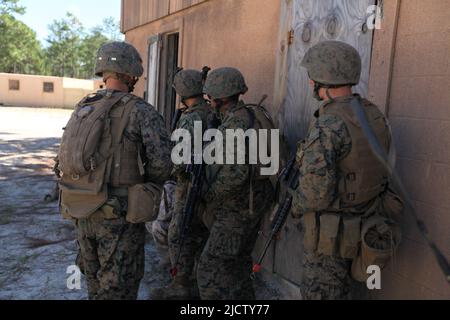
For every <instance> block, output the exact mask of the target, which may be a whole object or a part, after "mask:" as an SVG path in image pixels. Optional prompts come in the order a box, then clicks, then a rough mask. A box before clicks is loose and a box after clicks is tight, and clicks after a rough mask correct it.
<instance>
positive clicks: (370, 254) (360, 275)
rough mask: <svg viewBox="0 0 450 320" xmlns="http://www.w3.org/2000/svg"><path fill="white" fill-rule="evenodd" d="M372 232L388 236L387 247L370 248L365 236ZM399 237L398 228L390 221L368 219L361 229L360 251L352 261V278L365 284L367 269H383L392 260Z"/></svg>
mask: <svg viewBox="0 0 450 320" xmlns="http://www.w3.org/2000/svg"><path fill="white" fill-rule="evenodd" d="M373 230H377V232H379V233H380V234H386V232H387V233H388V234H390V237H389V238H390V239H387V240H388V241H389V246H388V247H386V248H385V249H378V248H373V247H371V246H370V245H369V244H368V243H367V235H368V233H369V231H371V232H373ZM401 237H402V234H401V230H400V228H399V227H398V226H397V225H396V224H395V223H394V222H393V221H392V220H389V219H386V218H383V217H381V216H378V215H376V216H373V217H371V218H369V219H368V220H367V221H366V222H365V223H364V224H363V227H362V232H361V249H360V251H359V253H358V256H357V257H356V259H355V260H353V264H352V269H351V275H352V278H353V279H354V280H356V281H359V282H366V281H367V279H368V277H369V274H367V268H368V267H370V266H378V267H380V269H383V268H384V267H385V266H386V264H387V263H388V261H389V260H390V259H391V258H392V256H393V254H394V251H395V250H396V249H397V247H398V245H399V243H400V241H401ZM384 241H385V240H384Z"/></svg>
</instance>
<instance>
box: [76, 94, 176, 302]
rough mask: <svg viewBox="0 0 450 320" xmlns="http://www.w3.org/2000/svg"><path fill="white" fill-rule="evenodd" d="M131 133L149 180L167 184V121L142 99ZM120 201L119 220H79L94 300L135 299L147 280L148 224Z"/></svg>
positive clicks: (99, 214)
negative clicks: (132, 219)
mask: <svg viewBox="0 0 450 320" xmlns="http://www.w3.org/2000/svg"><path fill="white" fill-rule="evenodd" d="M103 92H104V91H103ZM103 92H102V91H101V92H99V93H98V94H103ZM126 133H127V135H129V137H130V138H131V139H138V140H140V141H142V145H143V146H144V148H145V155H146V162H147V163H148V164H149V165H147V166H146V180H147V181H152V182H155V183H159V184H161V185H162V184H163V182H164V181H166V180H167V179H168V177H169V173H170V169H171V160H170V151H171V142H170V139H169V136H168V133H167V131H166V129H165V125H164V121H163V119H162V117H161V116H160V115H159V113H158V112H157V111H156V110H155V109H154V108H153V107H152V106H150V105H148V104H147V103H145V102H144V101H142V100H141V101H139V102H137V103H136V107H135V109H134V110H133V112H132V113H131V115H130V121H129V124H128V127H127V129H126ZM116 198H118V200H119V203H120V207H121V208H120V210H119V211H120V212H121V213H120V214H118V215H117V216H109V217H106V216H105V214H104V212H103V211H102V210H99V211H97V212H95V213H94V214H93V215H92V216H90V217H89V218H87V219H81V220H78V221H77V229H78V241H79V243H80V247H81V256H82V259H83V264H84V268H85V275H86V279H87V283H88V291H89V298H90V299H93V300H97V299H101V300H103V299H105V300H135V299H136V298H137V294H138V289H139V283H140V281H141V279H142V277H143V275H144V261H145V256H144V246H145V234H146V232H145V224H143V223H142V224H130V223H128V222H127V221H126V220H125V216H126V208H127V198H126V197H120V196H118V197H116Z"/></svg>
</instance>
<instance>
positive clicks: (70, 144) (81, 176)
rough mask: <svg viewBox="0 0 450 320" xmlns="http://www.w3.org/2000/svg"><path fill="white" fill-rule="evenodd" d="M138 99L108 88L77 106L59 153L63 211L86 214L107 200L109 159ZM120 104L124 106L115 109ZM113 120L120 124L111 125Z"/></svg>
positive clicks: (119, 142)
mask: <svg viewBox="0 0 450 320" xmlns="http://www.w3.org/2000/svg"><path fill="white" fill-rule="evenodd" d="M134 99H136V97H134V96H133V95H131V94H127V93H115V94H113V92H112V91H107V92H106V95H105V96H104V97H102V98H101V99H97V100H96V99H95V96H88V97H87V98H85V99H83V100H82V101H81V102H80V103H79V104H78V105H77V106H76V108H75V111H74V112H73V114H72V116H71V118H70V120H69V122H68V124H67V126H66V128H65V131H64V134H63V137H62V140H61V146H60V148H59V153H58V160H59V169H60V171H61V173H62V177H61V180H60V182H59V185H60V189H61V199H60V202H61V211H62V213H63V215H65V216H70V217H72V218H76V219H77V218H85V217H87V216H89V215H90V214H92V213H93V212H95V211H96V210H98V209H99V208H100V207H101V206H103V204H104V203H105V202H106V201H107V199H108V190H107V183H108V182H109V180H110V174H111V161H108V160H110V159H111V158H112V156H113V155H114V153H115V152H117V151H118V150H119V149H120V147H121V146H122V144H123V143H122V138H121V137H122V135H123V132H124V130H125V128H126V126H127V124H128V119H129V115H130V113H131V111H132V110H133V106H134V103H130V102H132V100H134ZM119 104H120V105H121V107H120V108H116V109H115V110H113V109H114V107H115V106H118V105H119ZM122 105H123V107H122ZM115 113H117V114H116V115H114V114H115ZM112 122H115V123H116V124H115V125H114V126H111V123H112ZM112 127H114V131H115V132H112V130H111V128H112ZM139 182H141V181H139V180H137V181H136V183H139Z"/></svg>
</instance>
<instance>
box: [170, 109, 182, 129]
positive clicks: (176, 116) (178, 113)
mask: <svg viewBox="0 0 450 320" xmlns="http://www.w3.org/2000/svg"><path fill="white" fill-rule="evenodd" d="M182 115H183V110H181V109H177V110H175V114H174V115H173V120H172V132H174V131H175V130H176V129H177V126H178V121H180V118H181V116H182Z"/></svg>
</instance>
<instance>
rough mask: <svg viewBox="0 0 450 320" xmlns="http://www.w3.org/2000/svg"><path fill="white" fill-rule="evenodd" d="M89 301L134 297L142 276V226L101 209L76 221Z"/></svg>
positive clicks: (143, 227) (143, 243)
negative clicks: (114, 217) (109, 215)
mask: <svg viewBox="0 0 450 320" xmlns="http://www.w3.org/2000/svg"><path fill="white" fill-rule="evenodd" d="M77 230H78V242H79V244H80V249H81V257H82V262H83V265H84V272H85V276H86V280H87V285H88V293H89V299H90V300H136V299H137V295H138V290H139V284H140V281H141V279H142V277H143V275H144V263H145V261H144V260H145V256H144V247H145V225H144V224H130V223H128V222H126V220H125V218H124V217H118V218H116V219H104V218H103V215H102V212H101V211H98V212H96V213H94V214H93V215H92V216H91V217H89V218H88V219H82V220H78V221H77Z"/></svg>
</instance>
